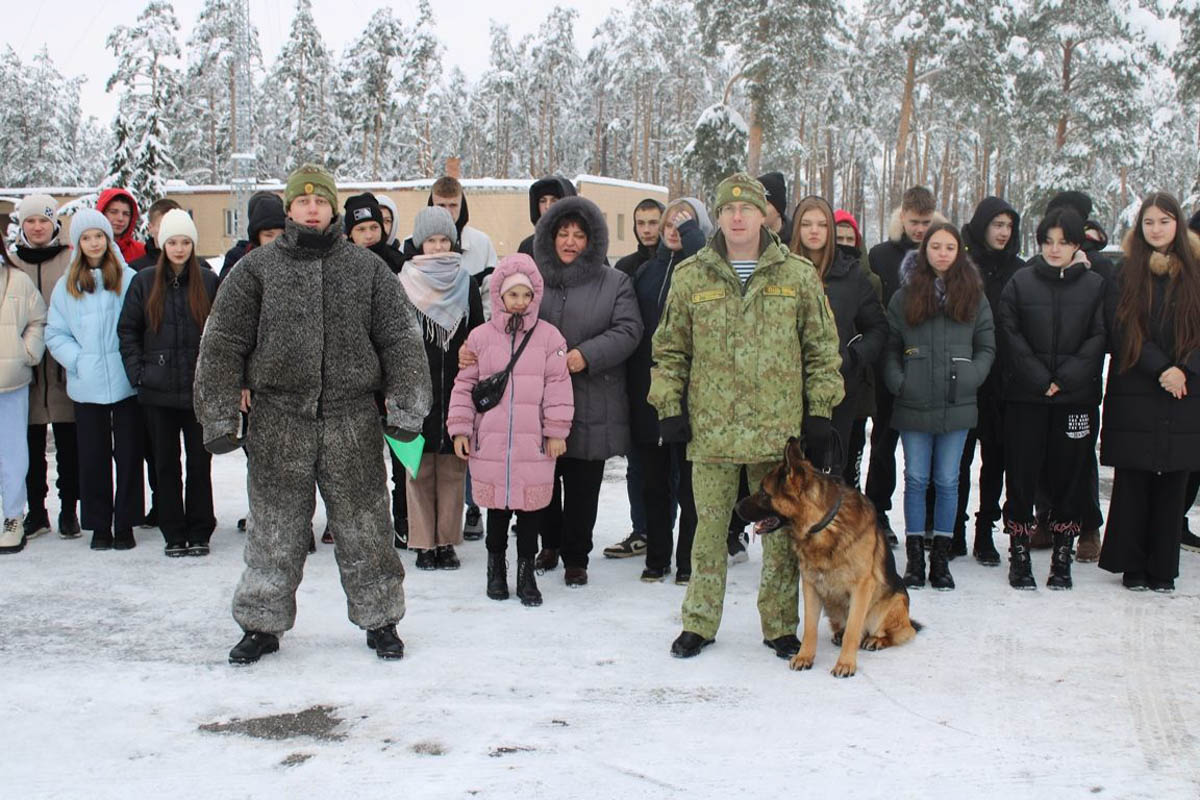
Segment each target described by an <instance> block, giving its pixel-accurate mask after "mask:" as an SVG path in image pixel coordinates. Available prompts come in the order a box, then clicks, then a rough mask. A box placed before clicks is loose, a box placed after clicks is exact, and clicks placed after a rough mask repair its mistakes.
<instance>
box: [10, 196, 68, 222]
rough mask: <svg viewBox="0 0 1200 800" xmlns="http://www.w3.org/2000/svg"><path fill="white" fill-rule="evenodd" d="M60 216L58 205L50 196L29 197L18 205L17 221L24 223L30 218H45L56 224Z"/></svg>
mask: <svg viewBox="0 0 1200 800" xmlns="http://www.w3.org/2000/svg"><path fill="white" fill-rule="evenodd" d="M57 214H58V203H56V202H55V201H54V198H53V197H51V196H50V195H48V194H31V195H27V196H26V197H25V199H24V200H22V201H21V202H20V203H18V204H17V220H18V221H20V222H24V221H25V220H27V219H29V218H30V217H45V218H46V219H48V220H50V221H51V222H54V218H55V216H57Z"/></svg>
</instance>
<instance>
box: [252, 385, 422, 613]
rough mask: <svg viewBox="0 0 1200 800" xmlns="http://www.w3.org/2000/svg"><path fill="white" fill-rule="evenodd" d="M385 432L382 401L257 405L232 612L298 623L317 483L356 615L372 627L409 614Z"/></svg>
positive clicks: (350, 607)
mask: <svg viewBox="0 0 1200 800" xmlns="http://www.w3.org/2000/svg"><path fill="white" fill-rule="evenodd" d="M382 435H383V433H382V430H381V429H380V424H379V415H378V414H377V413H376V412H375V411H374V410H373V409H371V410H368V411H366V412H365V413H355V414H352V415H349V416H342V417H332V418H328V419H321V420H308V419H301V418H299V417H296V416H292V415H291V414H288V413H286V412H282V411H279V410H277V409H273V408H271V407H270V406H269V405H267V404H266V403H256V404H255V406H254V414H253V418H252V423H251V430H250V435H249V437H248V439H247V441H246V456H247V459H248V466H247V475H246V483H247V485H248V490H249V495H250V517H249V518H250V524H249V525H248V530H247V532H246V533H247V535H246V551H245V556H244V558H245V561H246V570H245V572H243V573H242V579H241V581H240V582H239V583H238V587H237V591H236V592H235V593H234V596H233V618H234V619H235V620H237V622H238V624H239V625H241V626H242V629H243V630H247V631H264V632H268V633H281V632H283V631H286V630H289V629H291V627H292V625H293V624H294V623H295V621H296V588H297V587H298V586H299V585H300V579H301V578H302V577H303V575H304V560H305V558H307V557H308V545H309V542H310V541H311V539H312V518H313V511H314V510H315V508H316V490H317V488H318V487H319V488H320V490H321V497H322V498H323V499H324V501H325V509H326V511H327V512H328V518H329V530H330V532H331V533H332V534H333V541H334V557H335V558H336V559H337V564H338V569H339V571H340V572H341V576H342V588H343V589H344V590H345V592H346V605H347V608H348V611H349V616H350V621H351V622H353V623H354V624H355V625H357V626H359V627H360V628H363V629H364V630H370V629H372V628H380V627H383V626H385V625H390V624H394V623H396V622H398V621H399V620H400V618H401V617H403V616H404V564H403V563H402V562H401V561H400V556H399V554H398V553H397V552H396V550H395V548H394V547H392V533H391V525H390V524H389V521H388V492H387V485H386V479H387V473H386V471H385V470H384V465H383V448H382V444H381V443H382Z"/></svg>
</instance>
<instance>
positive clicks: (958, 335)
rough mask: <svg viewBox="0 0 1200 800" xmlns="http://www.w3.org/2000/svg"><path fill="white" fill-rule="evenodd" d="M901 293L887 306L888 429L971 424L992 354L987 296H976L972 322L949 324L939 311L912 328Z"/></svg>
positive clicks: (939, 428) (943, 429)
mask: <svg viewBox="0 0 1200 800" xmlns="http://www.w3.org/2000/svg"><path fill="white" fill-rule="evenodd" d="M971 269H974V267H971ZM907 293H908V288H907V287H902V288H901V289H900V290H899V291H897V292H896V294H895V295H893V296H892V300H891V302H890V303H888V310H887V317H888V327H889V329H890V333H889V335H888V345H887V349H886V350H885V351H884V356H883V359H884V360H883V379H884V381H885V383H886V384H887V388H888V391H890V392H891V393H892V394H893V395H895V396H896V405H895V408H894V410H893V412H892V428H894V429H895V430H898V431H922V432H925V433H947V432H949V431H957V430H963V429H967V428H973V427H975V424H976V422H978V419H979V411H978V407H977V406H976V403H975V395H976V393H977V392H978V390H979V387H980V386H981V385H982V384H983V381H984V379H985V378H987V376H988V372H989V371H990V370H991V368H992V361H993V360H994V359H995V357H996V336H995V329H994V326H993V323H992V309H991V307H990V306H989V305H988V302H987V297H986V296H985V295H982V294H981V296H980V298H979V310H978V311H977V312H976V314H975V318H974V319H972V320H969V321H967V322H955V321H954V320H952V319H950V318H949V317H947V316H946V315H945V314H944V313H943V314H938V315H937V316H935V317H932V318H930V319H927V320H925V321H924V322H922V323H921V324H920V325H917V326H916V327H912V326H910V325H909V324H908V321H907V320H906V319H905V314H904V300H905V296H906V295H907Z"/></svg>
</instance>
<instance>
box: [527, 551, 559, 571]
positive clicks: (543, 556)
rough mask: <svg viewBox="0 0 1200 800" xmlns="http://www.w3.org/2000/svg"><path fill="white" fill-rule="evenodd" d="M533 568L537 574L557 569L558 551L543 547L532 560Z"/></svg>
mask: <svg viewBox="0 0 1200 800" xmlns="http://www.w3.org/2000/svg"><path fill="white" fill-rule="evenodd" d="M533 566H535V567H536V568H537V571H538V572H549V571H550V570H552V569H555V568H556V567H558V551H557V550H555V549H554V548H552V547H543V548H542V551H541V552H540V553H538V554H537V558H535V559H534V560H533Z"/></svg>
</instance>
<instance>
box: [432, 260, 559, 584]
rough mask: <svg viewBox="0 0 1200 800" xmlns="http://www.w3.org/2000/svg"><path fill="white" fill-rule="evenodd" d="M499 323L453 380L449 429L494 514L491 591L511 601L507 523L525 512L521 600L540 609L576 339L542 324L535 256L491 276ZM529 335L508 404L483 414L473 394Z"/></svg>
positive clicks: (520, 538) (470, 344)
mask: <svg viewBox="0 0 1200 800" xmlns="http://www.w3.org/2000/svg"><path fill="white" fill-rule="evenodd" d="M489 293H490V295H491V306H492V318H491V319H490V320H488V321H487V322H486V323H484V324H483V325H480V326H479V327H477V328H475V329H474V330H473V331H471V333H470V335H469V336H468V337H467V344H466V348H467V349H469V350H470V351H471V352H473V353H475V355H476V358H477V361H476V363H475V364H472V365H471V366H468V367H462V368H461V369H460V370H459V372H458V377H457V378H456V379H455V381H454V391H453V393H452V394H451V396H450V409H449V412H448V413H447V415H446V430H447V432H449V434H450V435H451V436H453V437H454V452H455V453H456V454H457V455H458V457H459V458H462V459H467V458H469V459H470V463H471V487H472V493H473V494H474V497H475V502H476V503H478V504H479V505H481V506H483V507H484V508H487V509H488V515H487V551H488V567H487V572H488V575H487V595H488V597H490V598H492V599H493V600H506V599H508V575H507V565H506V563H505V560H504V555H505V551H506V550H507V548H508V525H509V522H510V520H511V519H512V515H513V512H514V511H515V512H516V515H517V597H519V598H520V599H521V602H522V603H523V604H524V605H527V606H536V605H541V603H542V595H541V593H540V592H539V591H538V588H537V581H536V579H535V578H534V575H533V559H534V556H536V555H537V541H538V525H537V523H538V519H539V516H540V515H539V514H538V513H537V512H538V511H539V510H540V509H542V508H545V507H546V506H547V505H549V503H550V497H551V495H552V494H553V488H554V461H555V459H557V458H558V457H559V456H560V455H562V454H563V453H564V452H565V451H566V447H567V444H566V439H567V435H568V434H569V433H570V432H571V417H572V415H573V414H574V412H575V401H574V395H573V393H572V389H571V376H570V374H569V373H568V371H567V342H566V340H565V339H564V338H563V335H562V334H561V333H559V331H558V328H555V327H554V326H553V325H551V324H550V323H548V322H546V321H544V320H539V319H538V305H539V303H540V302H541V300H542V276H541V273H540V272H539V271H538V268H537V265H536V264H534V263H533V259H532V258H530V257H529V256H527V255H523V254H518V255H512V256H508V257H507V258H505V259H503V260H501V261H500V263H499V264H498V265H497V266H496V270H495V272H494V273H493V274H492V280H491V286H490V289H489ZM525 337H529V344H527V345H526V346H525V350H524V352H523V353H521V357H520V358H519V359H517V363H516V364H515V365H514V366H513V370H512V374H511V375H510V376H509V379H508V385H507V386H506V387H505V389H504V397H503V399H502V400H501V401H500V404H499V405H497V406H496V407H495V408H493V409H491V410H490V411H488V412H487V413H485V414H480V413H479V412H478V411H476V410H475V404H474V402H472V400H471V390H472V389H473V388H474V387H475V384H477V383H478V382H479V380H480V379H481V378H486V377H489V376H491V375H494V374H495V373H497V372H501V371H503V369H504V368H505V367H506V366H508V362H509V359H511V358H512V355H513V353H515V352H516V350H517V348H518V347H520V346H521V342H522V341H524V339H525Z"/></svg>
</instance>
